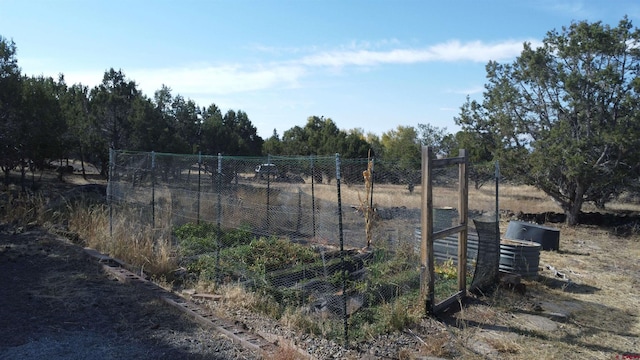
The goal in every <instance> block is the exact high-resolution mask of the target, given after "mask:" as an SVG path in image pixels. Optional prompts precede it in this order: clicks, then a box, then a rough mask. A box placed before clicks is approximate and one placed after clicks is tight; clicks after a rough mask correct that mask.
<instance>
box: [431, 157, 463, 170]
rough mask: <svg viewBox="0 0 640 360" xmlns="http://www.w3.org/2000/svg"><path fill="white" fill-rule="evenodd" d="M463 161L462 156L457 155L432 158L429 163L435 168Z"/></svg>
mask: <svg viewBox="0 0 640 360" xmlns="http://www.w3.org/2000/svg"><path fill="white" fill-rule="evenodd" d="M464 162H465V158H464V156H458V157H454V158H446V159H434V160H432V162H431V165H432V167H433V168H434V169H435V168H441V167H446V166H451V165H458V164H462V163H464Z"/></svg>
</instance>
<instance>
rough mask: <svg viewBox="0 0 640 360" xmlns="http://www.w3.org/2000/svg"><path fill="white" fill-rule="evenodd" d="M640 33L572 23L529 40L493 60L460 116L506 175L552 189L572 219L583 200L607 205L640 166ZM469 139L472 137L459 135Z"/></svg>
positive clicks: (623, 25)
mask: <svg viewBox="0 0 640 360" xmlns="http://www.w3.org/2000/svg"><path fill="white" fill-rule="evenodd" d="M639 42H640V31H639V30H638V29H636V28H633V27H632V24H631V21H630V20H628V19H627V18H626V17H625V18H624V19H623V20H621V21H620V23H619V25H618V26H617V27H610V26H609V25H603V24H602V23H600V22H595V23H589V22H586V21H583V22H575V23H572V24H571V25H570V26H569V27H566V28H563V29H562V31H556V30H553V31H550V32H549V33H547V36H546V37H545V38H544V40H543V44H542V46H541V47H539V48H533V47H532V46H531V44H525V46H524V48H523V51H522V53H521V55H520V56H519V57H518V58H517V59H516V60H515V61H514V62H513V63H511V64H499V63H497V62H495V61H491V62H489V63H488V64H487V66H486V70H487V79H488V84H487V85H486V91H485V93H484V100H483V101H482V102H481V103H479V102H476V101H469V100H467V103H466V104H465V105H463V107H462V108H461V114H460V116H459V117H458V118H456V123H457V124H458V125H460V126H461V128H462V131H463V132H465V133H473V134H475V135H474V137H473V138H475V139H476V140H479V142H478V144H479V146H480V148H477V149H476V150H477V151H474V154H476V155H477V156H481V157H484V156H485V154H487V151H489V152H491V154H492V155H493V156H494V157H495V159H499V160H500V165H501V170H502V172H503V174H504V175H506V176H508V177H510V178H511V179H513V180H520V181H521V182H523V183H526V184H530V185H534V186H536V187H537V188H539V189H541V190H542V191H544V192H545V193H547V194H548V195H549V196H551V197H552V198H553V199H554V200H556V202H557V203H558V204H559V205H560V206H561V207H562V209H563V210H564V212H565V214H566V215H567V222H568V223H569V224H570V225H575V224H576V223H577V220H578V214H579V212H580V210H581V208H582V205H583V204H584V202H585V201H594V202H595V203H596V204H600V205H602V206H603V204H604V203H605V202H606V201H608V200H609V199H611V198H614V197H615V196H617V195H618V194H620V193H621V192H623V191H625V190H629V189H631V188H634V187H637V181H635V179H637V178H638V176H639V174H640V165H638V164H639V163H640V152H639V151H638V150H637V149H638V147H639V146H640V118H639V117H638V114H640V91H638V90H639V89H640V87H639V86H638V78H637V71H638V69H640V50H639V49H638V45H637V44H638V43H639ZM461 140H466V139H461Z"/></svg>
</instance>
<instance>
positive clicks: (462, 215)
mask: <svg viewBox="0 0 640 360" xmlns="http://www.w3.org/2000/svg"><path fill="white" fill-rule="evenodd" d="M455 164H457V165H458V214H459V215H458V218H459V223H458V225H455V226H453V227H450V228H447V229H443V230H440V231H438V232H436V233H434V232H433V183H432V180H433V179H432V170H433V169H437V168H442V167H446V166H451V165H455ZM467 164H468V158H467V153H466V151H465V150H464V149H460V151H459V155H458V157H453V158H445V159H435V158H434V156H433V150H432V148H431V147H426V146H423V147H422V201H421V202H422V205H421V207H422V211H421V214H422V218H421V221H420V222H421V227H422V234H421V235H422V236H421V243H420V294H421V297H422V299H423V300H424V301H425V311H426V313H427V314H435V313H438V312H441V311H443V310H446V309H447V308H448V307H450V306H451V305H452V304H454V303H455V302H457V301H461V300H462V299H463V298H464V297H466V296H467V234H468V228H467V224H468V209H469V186H468V184H469V177H468V173H467ZM455 233H457V234H458V291H457V292H456V293H455V294H453V295H452V296H450V297H449V298H447V299H445V300H443V301H441V302H440V303H438V304H435V292H434V285H435V271H434V265H435V264H434V261H435V260H434V253H433V241H434V240H435V239H442V238H445V237H447V236H449V235H452V234H455Z"/></svg>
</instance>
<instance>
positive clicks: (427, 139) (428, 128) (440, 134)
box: [418, 124, 447, 155]
mask: <svg viewBox="0 0 640 360" xmlns="http://www.w3.org/2000/svg"><path fill="white" fill-rule="evenodd" d="M418 133H419V135H418V138H419V140H420V145H422V146H430V147H431V148H432V149H433V153H434V154H436V155H445V149H444V144H443V140H444V138H445V136H446V135H447V128H439V127H437V126H433V125H431V124H418Z"/></svg>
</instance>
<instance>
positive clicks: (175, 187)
mask: <svg viewBox="0 0 640 360" xmlns="http://www.w3.org/2000/svg"><path fill="white" fill-rule="evenodd" d="M110 160H111V161H110V162H111V164H110V165H111V167H110V173H109V185H108V197H109V200H110V204H111V205H110V209H111V210H110V213H111V223H113V222H116V221H123V222H127V223H128V225H127V226H128V228H130V229H131V231H136V229H139V228H141V227H149V228H152V229H153V231H154V234H156V235H155V236H157V237H159V238H160V237H169V238H171V239H172V241H173V242H174V243H175V241H176V240H175V229H176V228H178V227H180V226H183V225H185V224H208V225H210V226H211V227H210V229H217V231H226V230H228V229H242V230H243V231H244V232H245V233H246V234H247V236H248V237H251V238H252V239H254V242H253V243H251V244H247V243H246V242H245V243H243V242H242V241H241V242H235V243H228V244H226V245H225V244H223V243H221V242H219V243H217V245H216V247H215V253H207V254H205V253H202V254H192V258H191V259H192V260H193V258H194V257H195V258H196V259H198V260H197V261H204V260H203V259H205V258H206V259H208V260H210V261H212V262H213V263H214V264H215V265H214V267H215V269H216V270H215V271H216V272H218V274H216V276H215V279H216V280H217V281H219V282H225V281H236V282H238V281H240V282H243V283H246V284H248V286H253V287H256V286H261V287H267V288H268V289H269V291H268V293H270V294H277V295H276V296H275V298H276V299H278V300H279V301H280V302H281V303H282V304H281V305H286V306H293V307H295V308H297V309H299V310H298V312H299V313H300V314H305V315H304V316H306V317H308V318H309V319H310V320H311V322H314V321H316V320H317V319H316V317H322V318H323V319H325V320H326V319H327V318H330V319H334V323H333V324H332V325H326V324H328V323H331V322H330V321H325V320H323V322H322V323H323V324H325V325H323V326H329V328H323V329H320V330H318V329H316V330H317V331H318V332H320V333H322V334H325V335H327V336H330V334H334V335H335V334H344V337H345V339H346V338H347V332H348V331H351V332H352V333H353V332H356V334H354V336H356V337H357V336H358V334H357V331H360V330H359V329H362V328H363V327H362V324H363V323H367V322H371V321H376V320H375V319H376V318H379V316H378V315H373V313H372V310H371V309H375V308H376V307H380V306H383V305H388V304H392V303H394V302H395V301H396V300H398V299H404V300H403V301H405V302H404V303H403V304H405V303H406V302H407V301H409V302H412V303H414V305H415V306H417V307H419V306H420V304H418V302H419V301H420V300H419V291H420V273H419V268H420V238H421V237H420V223H421V221H420V220H421V191H422V189H421V181H422V175H421V171H420V169H411V170H409V169H407V167H406V166H402V165H401V164H400V163H398V162H383V161H378V160H375V161H374V160H373V159H366V158H364V159H341V158H340V157H339V156H338V155H336V156H306V157H303V156H287V157H283V156H268V157H260V158H255V157H234V156H204V155H178V154H161V153H137V152H127V151H112V152H111V154H110ZM472 166H473V165H472ZM433 176H434V179H435V182H434V190H433V194H434V207H435V215H434V217H435V218H434V228H435V231H438V230H441V229H444V228H447V227H451V226H452V225H453V224H457V222H458V221H459V216H460V215H459V214H458V212H457V209H456V208H457V206H458V186H459V183H458V168H457V166H456V167H447V168H443V169H436V170H435V171H434V173H433ZM495 198H496V193H495V189H492V188H491V186H482V187H478V188H477V187H476V186H474V183H473V182H470V187H469V199H470V201H469V209H470V210H469V238H470V239H473V238H475V239H476V241H475V242H474V241H469V250H468V251H469V256H468V259H469V274H471V275H470V276H471V278H470V279H469V281H468V282H467V283H468V284H472V280H473V279H472V277H473V274H474V270H475V265H476V263H477V261H478V259H477V256H478V250H477V249H478V245H477V244H478V242H477V238H478V236H477V232H476V229H475V227H474V221H472V220H473V219H479V220H482V219H484V220H485V221H495V218H494V219H493V220H492V218H491V216H495V215H493V214H495V213H494V211H495V206H496V201H495ZM487 219H488V220H487ZM111 226H113V225H111ZM172 236H173V237H172ZM260 238H263V243H262V245H261V246H267V247H269V246H274V247H278V246H280V247H282V246H284V245H283V244H284V243H283V241H284V242H286V243H287V244H295V246H297V247H299V248H301V249H304V251H301V250H297V252H294V253H293V254H294V255H290V254H292V253H288V252H286V251H285V250H281V249H280V248H278V249H277V250H275V251H274V252H270V251H269V250H268V249H266V248H260V247H257V244H258V242H257V240H255V239H260ZM218 239H220V234H218ZM265 239H269V240H265ZM454 240H457V238H456V239H445V241H442V242H440V243H436V244H435V246H434V248H435V249H434V250H435V252H436V261H437V264H439V267H437V269H436V272H438V271H440V273H439V274H438V280H437V281H436V294H439V295H437V296H438V297H439V298H446V297H447V296H449V295H450V294H448V291H449V290H448V287H447V286H449V285H448V284H449V283H452V284H453V287H454V288H455V283H456V280H455V279H456V277H455V274H451V273H450V272H451V269H455V266H450V267H448V266H449V265H451V264H452V263H453V264H455V263H456V262H457V259H456V256H457V255H456V256H454V254H457V241H454ZM474 244H475V245H474ZM236 245H241V246H245V247H246V246H254V247H252V248H247V249H245V250H244V251H247V252H248V253H251V256H253V257H258V256H259V255H262V256H269V257H271V258H276V257H277V254H278V253H286V254H289V255H290V258H288V259H281V261H280V262H279V263H278V262H276V261H271V262H270V261H263V263H262V265H261V266H257V265H256V263H257V262H253V263H251V262H248V261H247V260H246V259H244V258H243V259H240V258H239V257H238V256H239V255H238V254H239V253H241V251H239V250H238V251H235V250H232V248H233V247H234V246H236ZM238 248H239V247H238ZM287 251H288V250H287ZM263 260H264V259H263ZM269 260H274V259H269ZM485 262H486V261H485ZM496 266H497V265H496ZM485 273H486V271H485ZM493 275H494V274H491V273H490V272H489V273H488V275H486V274H485V275H482V276H484V277H487V276H493ZM485 282H486V281H485ZM438 286H440V287H441V288H438ZM451 292H455V289H453V288H452V290H451ZM407 299H409V300H407ZM403 306H404V305H403ZM365 309H369V310H366V311H365ZM345 310H346V311H345ZM314 319H315V320H314Z"/></svg>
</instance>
